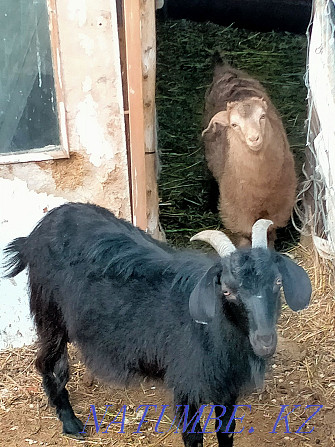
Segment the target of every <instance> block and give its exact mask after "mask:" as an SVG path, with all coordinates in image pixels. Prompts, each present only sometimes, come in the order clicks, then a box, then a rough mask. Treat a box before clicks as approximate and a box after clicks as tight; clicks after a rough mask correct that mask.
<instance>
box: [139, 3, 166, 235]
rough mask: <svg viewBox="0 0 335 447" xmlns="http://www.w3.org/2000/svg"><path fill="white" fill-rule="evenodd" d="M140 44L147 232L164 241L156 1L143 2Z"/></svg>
mask: <svg viewBox="0 0 335 447" xmlns="http://www.w3.org/2000/svg"><path fill="white" fill-rule="evenodd" d="M141 42H142V72H143V74H142V76H143V106H144V111H143V113H144V144H145V165H146V200H147V222H148V232H149V233H150V234H152V235H153V236H154V237H156V238H159V239H162V237H163V236H162V233H161V232H160V229H159V197H158V185H157V173H158V164H159V156H158V153H157V134H156V108H155V93H156V17H155V0H141Z"/></svg>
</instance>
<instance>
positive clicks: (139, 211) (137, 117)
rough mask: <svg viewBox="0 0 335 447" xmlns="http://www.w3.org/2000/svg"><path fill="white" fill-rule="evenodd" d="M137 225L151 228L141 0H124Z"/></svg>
mask: <svg viewBox="0 0 335 447" xmlns="http://www.w3.org/2000/svg"><path fill="white" fill-rule="evenodd" d="M123 9H124V23H125V41H126V58H127V79H128V105H129V140H130V164H131V188H132V211H133V223H134V225H136V226H138V227H140V228H142V229H143V230H146V229H147V205H146V173H145V144H144V115H143V91H142V47H141V16H140V0H131V1H129V0H123Z"/></svg>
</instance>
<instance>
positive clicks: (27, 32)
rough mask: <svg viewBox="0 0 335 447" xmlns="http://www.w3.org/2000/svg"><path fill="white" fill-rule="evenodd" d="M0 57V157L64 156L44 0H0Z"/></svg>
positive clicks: (3, 160) (10, 159)
mask: <svg viewBox="0 0 335 447" xmlns="http://www.w3.org/2000/svg"><path fill="white" fill-rule="evenodd" d="M53 3H55V1H51V2H50V4H51V6H52V4H53ZM50 14H51V19H52V22H51V23H52V24H53V25H55V24H56V21H55V17H54V16H55V10H51V12H50ZM53 22H54V23H53ZM52 28H54V26H52V27H51V29H52ZM54 44H56V43H55V42H54ZM0 60H1V63H0V163H7V162H16V161H30V160H45V159H48V158H60V157H67V156H68V151H67V147H66V146H67V145H65V144H64V143H65V142H64V141H62V142H61V140H60V132H59V129H60V127H62V126H64V128H65V125H64V124H63V123H59V120H58V116H60V119H63V120H64V119H65V116H64V115H65V114H64V113H60V114H59V113H58V111H61V110H60V105H62V106H63V103H61V104H57V100H56V88H57V85H56V87H55V79H54V74H53V73H54V71H53V61H52V47H51V43H50V32H49V16H48V7H47V0H29V1H28V0H1V12H0ZM58 62H59V61H58ZM57 93H58V95H59V94H60V92H59V91H57ZM63 134H64V133H63ZM62 146H63V147H62ZM64 146H65V147H64Z"/></svg>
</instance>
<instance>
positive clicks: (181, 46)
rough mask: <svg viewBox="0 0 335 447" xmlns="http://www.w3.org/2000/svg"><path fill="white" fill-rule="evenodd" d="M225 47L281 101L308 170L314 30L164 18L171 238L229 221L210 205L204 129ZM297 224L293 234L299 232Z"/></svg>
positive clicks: (165, 216)
mask: <svg viewBox="0 0 335 447" xmlns="http://www.w3.org/2000/svg"><path fill="white" fill-rule="evenodd" d="M216 52H218V53H219V54H220V55H221V56H222V58H223V59H224V60H226V61H227V62H229V63H231V64H232V65H233V66H234V67H235V68H238V69H243V70H245V71H247V72H248V73H249V74H251V75H252V76H254V77H256V78H257V79H259V80H260V81H261V82H262V83H263V85H264V86H265V87H266V88H267V90H268V93H269V94H270V97H271V99H272V101H273V103H274V104H275V105H276V107H277V108H278V110H279V112H280V114H281V116H282V119H283V122H284V125H285V128H286V131H287V134H288V138H289V141H290V144H291V147H292V150H293V151H294V154H295V158H296V164H297V170H298V172H300V171H301V165H302V162H303V159H304V150H305V142H306V136H305V131H304V121H305V119H306V101H305V98H306V89H305V86H304V79H303V78H304V73H305V57H306V38H305V36H297V35H294V34H290V33H275V32H271V33H259V32H249V31H246V30H242V29H234V28H231V27H222V26H219V25H214V24H211V23H205V24H204V23H201V24H199V23H194V22H189V21H186V20H180V21H167V22H159V23H158V24H157V96H156V101H157V112H158V124H159V129H158V137H159V138H158V141H159V150H160V156H161V163H162V171H161V175H160V182H159V183H160V185H159V188H160V189H159V190H160V197H161V204H160V219H161V222H162V225H163V228H164V230H165V232H166V235H167V239H168V240H170V241H171V242H172V243H174V244H177V245H187V244H188V240H189V237H190V236H191V235H192V234H194V233H196V232H197V231H199V230H201V229H203V228H222V224H221V221H220V218H219V216H218V215H217V214H213V213H212V212H211V211H210V209H209V205H208V202H209V194H210V193H209V186H208V174H207V172H206V164H205V160H204V150H203V146H202V144H201V140H200V135H201V130H202V114H203V107H204V97H205V92H206V89H207V87H208V85H209V84H210V83H211V79H212V74H213V60H214V57H213V56H214V54H215V53H216ZM290 232H291V230H287V232H286V233H285V234H284V238H285V239H292V238H293V239H294V235H290Z"/></svg>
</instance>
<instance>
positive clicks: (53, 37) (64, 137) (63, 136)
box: [47, 0, 70, 158]
mask: <svg viewBox="0 0 335 447" xmlns="http://www.w3.org/2000/svg"><path fill="white" fill-rule="evenodd" d="M47 6H48V13H49V29H50V42H51V56H52V65H53V73H54V82H55V90H56V97H57V111H58V122H59V133H60V143H61V148H62V150H63V157H64V158H66V157H67V158H68V157H69V156H70V148H69V139H68V130H67V119H66V110H65V95H64V85H63V76H62V65H61V54H60V53H61V52H60V43H59V33H58V22H57V6H56V0H47Z"/></svg>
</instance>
